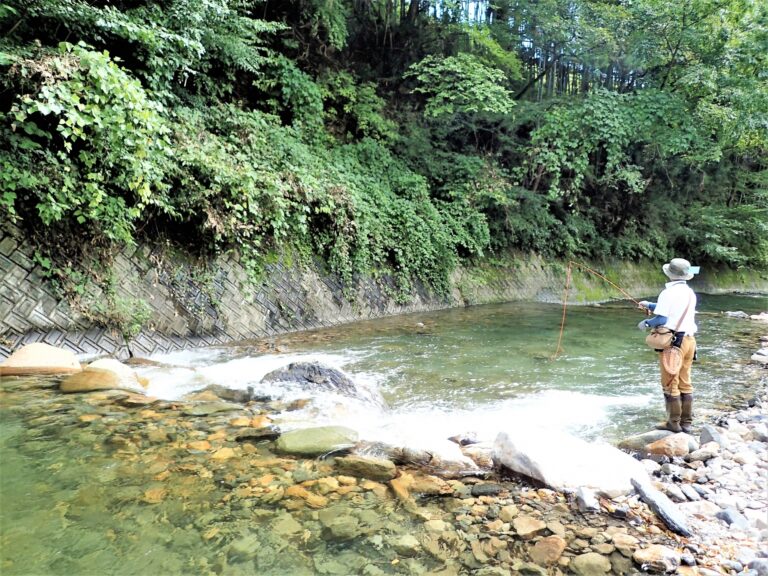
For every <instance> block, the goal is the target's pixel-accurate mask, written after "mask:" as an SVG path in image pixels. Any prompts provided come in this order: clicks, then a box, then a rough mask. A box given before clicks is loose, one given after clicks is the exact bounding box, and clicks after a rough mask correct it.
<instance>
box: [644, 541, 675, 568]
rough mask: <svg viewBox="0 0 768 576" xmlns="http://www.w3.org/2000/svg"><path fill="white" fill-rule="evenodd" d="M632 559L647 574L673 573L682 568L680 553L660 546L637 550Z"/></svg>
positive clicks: (655, 545) (654, 545)
mask: <svg viewBox="0 0 768 576" xmlns="http://www.w3.org/2000/svg"><path fill="white" fill-rule="evenodd" d="M632 559H633V560H634V561H635V564H639V565H640V567H641V568H642V569H643V571H646V572H647V571H652V572H662V573H665V572H672V571H674V570H675V569H677V567H678V566H680V553H679V552H676V551H675V550H672V549H671V548H667V547H666V546H661V545H659V544H653V545H651V546H648V548H643V549H642V550H636V551H635V553H634V554H633V555H632Z"/></svg>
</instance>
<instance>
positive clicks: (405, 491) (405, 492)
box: [363, 472, 413, 502]
mask: <svg viewBox="0 0 768 576" xmlns="http://www.w3.org/2000/svg"><path fill="white" fill-rule="evenodd" d="M412 484H413V476H411V475H410V474H408V473H405V472H403V473H401V474H400V476H398V477H397V478H393V479H392V480H390V481H389V485H390V487H391V488H392V491H393V492H394V493H395V496H397V498H398V500H401V501H402V502H410V501H411V492H410V487H411V485H412ZM363 488H365V486H363Z"/></svg>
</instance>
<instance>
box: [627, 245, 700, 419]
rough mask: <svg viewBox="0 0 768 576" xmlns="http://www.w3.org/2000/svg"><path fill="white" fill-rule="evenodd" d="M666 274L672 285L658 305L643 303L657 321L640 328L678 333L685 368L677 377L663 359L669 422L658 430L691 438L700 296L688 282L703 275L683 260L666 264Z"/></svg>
mask: <svg viewBox="0 0 768 576" xmlns="http://www.w3.org/2000/svg"><path fill="white" fill-rule="evenodd" d="M662 270H663V271H664V274H666V275H667V277H668V278H669V280H670V281H669V282H667V283H666V286H665V288H664V290H662V291H661V294H659V298H658V302H655V303H654V302H648V301H647V300H643V301H641V302H640V303H639V304H640V307H641V308H642V309H645V310H650V311H651V312H653V313H654V317H653V318H647V319H645V320H641V321H640V323H639V324H638V325H637V327H638V328H639V329H640V330H643V331H645V330H647V329H648V328H655V327H657V326H664V327H666V328H669V329H670V330H674V331H675V339H674V341H673V343H672V345H673V346H676V347H677V348H679V349H680V355H681V357H682V364H681V367H680V371H679V372H678V373H677V374H671V373H670V372H668V371H667V369H666V368H665V366H664V362H663V361H662V358H661V355H659V356H660V358H659V360H660V361H659V365H660V367H661V387H662V390H663V392H664V401H665V404H666V410H667V420H666V422H663V423H662V424H659V425H658V426H656V428H658V429H660V430H671V431H672V432H681V431H682V432H685V433H686V434H690V433H691V424H692V423H693V386H692V385H691V364H692V363H693V361H694V359H695V358H696V339H695V338H694V335H695V334H696V321H695V315H696V294H695V293H694V292H693V290H691V288H690V287H689V286H688V284H687V283H686V281H687V280H690V279H691V278H693V276H694V274H698V273H699V267H698V266H691V263H690V262H688V260H685V259H683V258H673V259H672V260H670V261H669V263H667V264H664V266H663V267H662Z"/></svg>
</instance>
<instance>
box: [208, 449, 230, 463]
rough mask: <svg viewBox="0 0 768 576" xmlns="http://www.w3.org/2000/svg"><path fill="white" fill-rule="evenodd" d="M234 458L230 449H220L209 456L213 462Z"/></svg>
mask: <svg viewBox="0 0 768 576" xmlns="http://www.w3.org/2000/svg"><path fill="white" fill-rule="evenodd" d="M234 457H235V451H234V450H233V449H232V448H220V449H218V450H217V451H216V452H214V453H213V455H212V456H211V458H213V459H214V460H229V459H230V458H234Z"/></svg>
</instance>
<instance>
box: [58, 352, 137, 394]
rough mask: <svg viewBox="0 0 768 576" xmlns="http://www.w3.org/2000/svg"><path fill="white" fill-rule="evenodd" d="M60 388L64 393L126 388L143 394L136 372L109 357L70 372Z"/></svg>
mask: <svg viewBox="0 0 768 576" xmlns="http://www.w3.org/2000/svg"><path fill="white" fill-rule="evenodd" d="M60 389H61V391H62V392H66V393H73V392H92V391H94V390H127V391H129V392H133V393H135V394H137V395H143V394H144V387H143V386H142V385H141V383H140V382H139V379H138V377H137V376H136V372H134V371H133V370H132V369H131V368H129V367H128V366H126V365H125V364H122V363H121V362H118V361H117V360H113V359H111V358H105V359H102V360H96V361H95V362H92V363H91V364H89V365H88V366H86V367H85V370H83V371H81V372H77V373H75V374H72V375H71V376H69V377H68V378H66V379H65V380H64V381H63V382H62V383H61V386H60Z"/></svg>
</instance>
